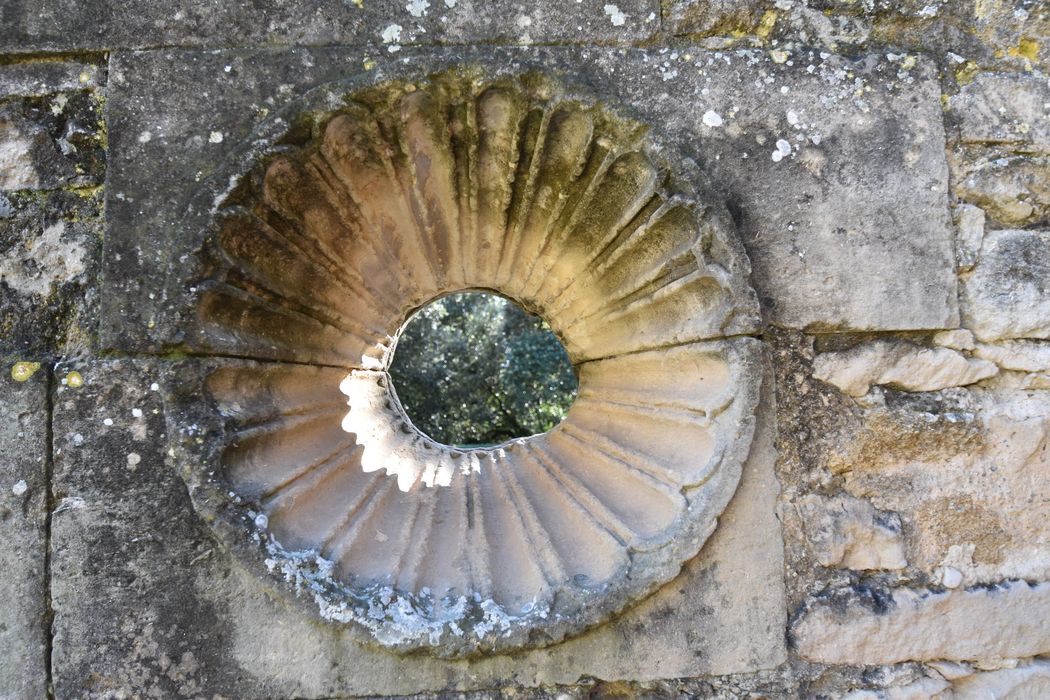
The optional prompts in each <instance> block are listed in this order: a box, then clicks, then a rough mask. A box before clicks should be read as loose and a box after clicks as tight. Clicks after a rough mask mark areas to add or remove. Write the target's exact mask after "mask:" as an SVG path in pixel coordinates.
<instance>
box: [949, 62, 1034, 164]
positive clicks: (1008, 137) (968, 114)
mask: <svg viewBox="0 0 1050 700" xmlns="http://www.w3.org/2000/svg"><path fill="white" fill-rule="evenodd" d="M949 108H950V110H951V112H952V114H953V115H954V116H955V118H956V119H958V122H959V130H960V134H961V137H962V140H963V142H965V143H980V144H989V143H990V144H998V143H1004V144H1015V145H1020V146H1024V147H1026V148H1027V149H1031V150H1033V151H1035V152H1042V153H1047V152H1050V84H1048V82H1047V78H1046V76H1045V75H1040V74H1027V75H1026V74H1015V73H983V74H981V75H978V76H977V77H975V78H974V79H973V81H972V82H970V83H969V84H967V85H964V86H963V88H962V89H961V90H960V91H959V93H958V94H957V95H954V96H952V97H951V98H950V100H949Z"/></svg>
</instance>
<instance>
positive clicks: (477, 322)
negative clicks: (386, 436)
mask: <svg viewBox="0 0 1050 700" xmlns="http://www.w3.org/2000/svg"><path fill="white" fill-rule="evenodd" d="M390 375H391V377H392V378H393V382H394V388H395V390H396V391H397V395H398V398H399V399H400V400H401V405H402V406H403V407H404V409H405V412H406V413H407V414H408V417H409V418H410V419H411V420H412V423H413V424H414V425H415V426H416V427H417V428H419V429H420V430H421V431H423V432H424V433H426V434H427V435H429V436H430V437H431V438H433V439H434V440H437V441H438V442H441V443H444V444H446V445H456V446H461V447H479V446H487V445H494V444H498V443H501V442H505V441H506V440H511V439H513V438H519V437H527V436H529V435H535V434H537V433H542V432H546V431H547V430H550V429H551V428H553V427H554V426H555V425H557V424H558V422H559V421H561V419H562V418H564V417H565V414H566V413H567V412H568V410H569V406H571V405H572V402H573V399H575V397H576V387H577V381H576V375H575V373H574V372H573V369H572V365H571V364H569V357H568V355H567V354H566V352H565V348H564V347H563V346H562V344H561V342H560V341H559V340H558V339H557V337H555V335H554V333H552V332H551V330H550V328H549V327H548V326H547V324H546V323H545V322H544V321H543V320H542V319H540V318H538V317H536V316H533V315H531V314H529V313H528V312H526V311H525V310H524V309H522V308H521V307H520V306H518V305H517V304H515V303H514V302H512V301H509V300H507V299H505V298H503V297H500V296H497V295H495V294H489V293H485V292H460V293H458V294H451V295H449V296H445V297H442V298H440V299H438V300H436V301H433V302H431V303H430V304H428V305H426V306H425V307H423V308H422V309H421V310H420V311H419V312H417V313H416V314H415V315H414V316H412V318H410V319H409V321H408V322H407V323H406V324H405V327H404V329H403V330H402V332H401V336H400V338H399V340H398V343H397V349H396V350H395V353H394V358H393V361H392V363H391V367H390Z"/></svg>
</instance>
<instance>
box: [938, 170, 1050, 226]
mask: <svg viewBox="0 0 1050 700" xmlns="http://www.w3.org/2000/svg"><path fill="white" fill-rule="evenodd" d="M955 194H956V195H957V196H958V197H959V199H961V200H963V201H965V202H972V203H973V204H976V205H977V206H979V207H981V208H982V209H983V210H984V212H985V214H987V216H988V218H989V219H991V220H992V221H993V222H994V223H995V224H997V225H993V226H991V227H990V228H1021V227H1024V226H1039V225H1046V224H1050V158H1032V157H1014V158H996V159H994V160H990V161H986V162H983V163H979V164H978V165H976V166H975V167H974V168H972V169H971V170H969V171H968V172H967V173H966V177H965V178H964V179H963V180H962V181H961V182H959V183H958V184H957V185H956V186H955ZM961 223H962V222H960V227H961Z"/></svg>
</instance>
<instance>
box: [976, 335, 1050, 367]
mask: <svg viewBox="0 0 1050 700" xmlns="http://www.w3.org/2000/svg"><path fill="white" fill-rule="evenodd" d="M974 355H976V356H977V357H980V358H982V359H985V360H988V361H990V362H994V363H995V364H997V365H999V366H1000V367H1002V368H1003V369H1009V370H1016V371H1018V372H1050V343H1041V342H1039V341H1032V340H1007V341H1004V342H1002V343H998V344H996V345H990V344H987V343H981V344H980V345H978V346H977V347H976V348H974Z"/></svg>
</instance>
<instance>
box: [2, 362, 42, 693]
mask: <svg viewBox="0 0 1050 700" xmlns="http://www.w3.org/2000/svg"><path fill="white" fill-rule="evenodd" d="M47 385H48V370H47V369H38V370H37V371H36V372H35V373H34V374H33V375H32V376H31V377H30V378H29V379H28V380H26V381H24V382H16V381H15V380H14V379H13V378H12V377H11V366H10V365H9V364H8V363H5V364H4V365H3V374H2V375H0V571H3V575H0V649H3V653H2V654H0V697H4V698H42V697H44V696H45V694H46V692H47V679H48V673H47V664H48V655H47V654H48V648H47V628H48V624H49V617H48V599H47V587H48V580H47V577H48V572H47V571H46V567H45V549H46V547H47V539H46V538H47V508H48V501H47V496H48V484H47V476H48V474H47V470H48V464H47V459H48V439H49V434H48V401H47Z"/></svg>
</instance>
